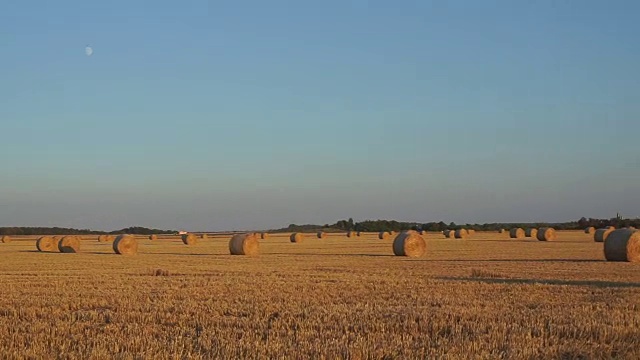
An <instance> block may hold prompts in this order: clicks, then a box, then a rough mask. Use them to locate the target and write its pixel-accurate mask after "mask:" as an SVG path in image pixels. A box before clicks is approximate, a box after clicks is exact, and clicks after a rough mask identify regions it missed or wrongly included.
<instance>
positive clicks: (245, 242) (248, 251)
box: [229, 234, 260, 256]
mask: <svg viewBox="0 0 640 360" xmlns="http://www.w3.org/2000/svg"><path fill="white" fill-rule="evenodd" d="M259 252H260V242H259V241H258V237H257V236H256V235H255V234H236V235H234V236H233V237H232V238H231V240H229V253H230V254H231V255H247V256H256V255H258V253H259Z"/></svg>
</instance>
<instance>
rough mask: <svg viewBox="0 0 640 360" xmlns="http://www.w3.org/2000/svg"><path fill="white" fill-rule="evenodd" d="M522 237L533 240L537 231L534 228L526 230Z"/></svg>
mask: <svg viewBox="0 0 640 360" xmlns="http://www.w3.org/2000/svg"><path fill="white" fill-rule="evenodd" d="M524 236H525V237H529V238H534V237H537V236H538V229H536V228H528V229H527V230H525V231H524Z"/></svg>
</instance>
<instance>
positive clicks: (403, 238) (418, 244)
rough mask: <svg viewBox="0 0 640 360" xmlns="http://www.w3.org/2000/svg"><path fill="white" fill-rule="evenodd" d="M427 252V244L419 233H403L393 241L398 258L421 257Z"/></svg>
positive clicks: (394, 252) (394, 251)
mask: <svg viewBox="0 0 640 360" xmlns="http://www.w3.org/2000/svg"><path fill="white" fill-rule="evenodd" d="M426 252H427V243H426V242H425V241H424V239H423V238H422V236H420V234H418V233H417V232H406V231H405V232H402V233H400V234H399V235H398V236H396V238H395V239H394V240H393V254H394V255H396V256H408V257H420V256H423V255H424V254H425V253H426Z"/></svg>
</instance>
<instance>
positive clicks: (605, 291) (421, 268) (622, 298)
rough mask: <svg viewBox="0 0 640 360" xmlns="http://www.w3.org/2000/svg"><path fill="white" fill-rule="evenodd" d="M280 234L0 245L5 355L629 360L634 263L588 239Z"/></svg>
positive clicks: (638, 319) (0, 350)
mask: <svg viewBox="0 0 640 360" xmlns="http://www.w3.org/2000/svg"><path fill="white" fill-rule="evenodd" d="M378 235H379V234H378V233H363V235H362V236H361V237H359V238H347V237H345V236H329V237H327V238H325V239H322V240H319V239H317V238H316V237H315V236H307V237H306V239H305V241H303V242H301V243H291V242H290V239H289V236H290V234H288V233H286V234H270V236H269V237H268V238H267V239H262V240H259V242H260V253H259V255H257V256H232V255H229V240H230V239H231V236H219V235H211V236H209V238H208V239H202V240H201V241H199V242H198V243H197V244H196V245H194V246H185V245H184V244H183V242H182V240H181V238H180V237H178V236H159V238H158V239H157V240H153V241H152V240H149V238H148V237H142V236H138V237H136V240H137V243H138V251H137V254H135V255H131V256H120V255H116V254H114V251H113V249H112V247H113V244H112V243H110V242H98V241H97V237H91V236H83V237H82V239H81V240H80V241H81V246H80V247H79V252H78V253H59V252H39V251H38V250H37V249H36V246H35V242H36V240H37V239H38V238H39V237H31V238H27V237H19V236H15V237H12V240H13V241H11V242H10V243H3V244H0V259H2V261H0V288H1V289H2V291H1V292H0V334H1V336H0V354H2V357H3V358H8V359H18V358H82V359H112V358H113V359H134V358H136V359H138V358H140V359H183V358H195V359H211V358H225V359H237V358H249V359H255V358H298V359H303V358H321V359H336V358H349V359H366V358H369V359H382V358H387V359H392V358H402V359H414V358H451V359H460V358H485V359H495V358H511V359H522V358H525V359H548V358H552V359H553V358H563V359H565V358H566V359H571V358H584V359H586V358H626V359H637V358H640V346H638V345H639V344H640V340H639V339H640V305H638V301H639V300H640V271H639V270H640V264H637V263H628V262H606V261H605V259H604V254H603V244H602V243H596V242H594V241H593V235H589V234H585V233H584V231H582V230H581V231H575V232H563V231H558V232H557V240H556V241H550V242H546V241H537V240H536V239H530V238H529V239H506V238H504V236H503V235H500V234H498V233H497V232H492V233H483V232H477V233H476V235H475V237H474V238H471V239H468V240H466V241H459V240H454V239H446V238H445V237H444V235H443V234H440V233H429V234H428V236H424V239H425V241H426V245H427V246H426V249H427V251H426V254H424V255H423V256H421V257H417V258H411V257H404V256H394V253H393V248H392V244H393V240H394V237H388V238H385V239H379V238H378Z"/></svg>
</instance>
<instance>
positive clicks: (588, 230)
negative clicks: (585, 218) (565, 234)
mask: <svg viewBox="0 0 640 360" xmlns="http://www.w3.org/2000/svg"><path fill="white" fill-rule="evenodd" d="M595 232H596V228H594V227H593V226H589V227H588V228H586V229H584V233H585V234H589V235H591V234H593V233H595Z"/></svg>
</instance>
